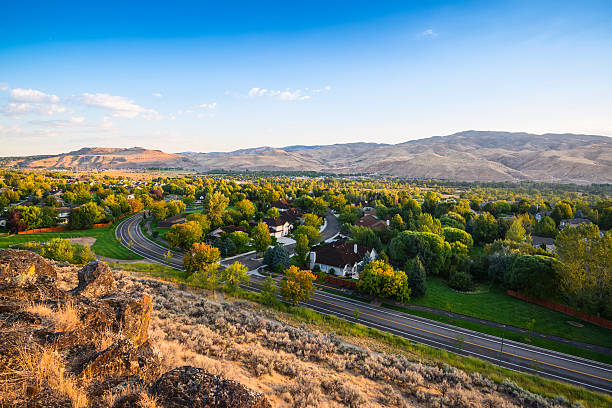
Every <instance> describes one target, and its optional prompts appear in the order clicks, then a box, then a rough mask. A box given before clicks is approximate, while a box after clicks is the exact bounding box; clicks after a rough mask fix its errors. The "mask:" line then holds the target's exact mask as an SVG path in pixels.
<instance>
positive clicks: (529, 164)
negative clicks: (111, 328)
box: [13, 130, 612, 184]
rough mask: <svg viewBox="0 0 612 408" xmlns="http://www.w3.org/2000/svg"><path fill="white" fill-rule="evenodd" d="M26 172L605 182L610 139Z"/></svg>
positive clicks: (122, 154)
mask: <svg viewBox="0 0 612 408" xmlns="http://www.w3.org/2000/svg"><path fill="white" fill-rule="evenodd" d="M13 164H14V165H16V166H19V167H26V168H35V167H38V168H72V169H104V168H113V169H130V168H133V169H143V168H152V167H155V168H184V169H193V170H216V169H225V170H250V171H255V170H276V171H279V170H280V171H282V170H302V171H320V172H329V173H338V174H347V173H367V174H377V175H390V176H398V177H410V178H434V179H447V180H465V181H474V180H479V181H518V180H538V181H549V182H575V183H583V184H584V183H612V138H610V137H606V136H592V135H577V134H543V135H536V134H529V133H510V132H494V131H472V130H471V131H465V132H459V133H455V134H453V135H449V136H434V137H430V138H426V139H420V140H411V141H408V142H405V143H400V144H395V145H389V144H378V143H346V144H334V145H320V146H303V145H298V146H288V147H285V148H272V147H258V148H252V149H242V150H236V151H233V152H213V153H196V152H183V153H178V154H169V153H163V152H161V151H159V150H147V149H144V148H137V147H135V148H129V149H116V148H84V149H80V150H77V151H74V152H70V153H66V154H60V155H55V156H45V157H42V158H41V157H40V156H39V157H32V158H20V159H15V160H14V161H13Z"/></svg>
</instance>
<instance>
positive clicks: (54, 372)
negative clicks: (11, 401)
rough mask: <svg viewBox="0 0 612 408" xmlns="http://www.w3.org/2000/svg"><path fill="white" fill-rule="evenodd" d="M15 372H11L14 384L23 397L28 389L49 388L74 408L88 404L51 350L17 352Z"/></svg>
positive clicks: (80, 390)
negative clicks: (66, 399)
mask: <svg viewBox="0 0 612 408" xmlns="http://www.w3.org/2000/svg"><path fill="white" fill-rule="evenodd" d="M17 367H19V368H18V369H17V370H15V371H14V372H13V378H14V380H15V384H20V385H21V391H22V393H23V394H24V395H25V394H27V390H28V388H29V387H33V386H34V387H36V388H37V389H41V388H42V387H46V388H49V389H51V390H54V391H56V392H57V393H58V394H60V395H62V396H65V397H67V398H69V399H70V401H71V402H72V406H73V407H74V408H81V407H86V406H87V404H88V401H87V395H86V394H85V391H84V390H83V389H82V388H80V387H79V386H78V385H77V383H76V381H75V380H74V379H73V378H71V377H70V376H68V375H66V369H65V366H64V362H63V360H62V357H61V356H60V355H59V354H58V353H57V352H56V351H55V350H53V349H52V348H49V347H45V348H42V349H39V350H34V351H32V350H26V349H20V350H19V358H18V361H17Z"/></svg>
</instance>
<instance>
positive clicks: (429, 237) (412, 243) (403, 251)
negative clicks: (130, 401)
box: [389, 231, 450, 275]
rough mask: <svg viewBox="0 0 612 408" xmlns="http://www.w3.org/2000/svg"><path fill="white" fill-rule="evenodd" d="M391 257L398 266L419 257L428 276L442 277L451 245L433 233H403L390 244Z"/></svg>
mask: <svg viewBox="0 0 612 408" xmlns="http://www.w3.org/2000/svg"><path fill="white" fill-rule="evenodd" d="M389 255H390V258H391V260H392V261H393V262H394V263H395V264H396V265H404V264H406V262H407V261H408V260H409V259H412V258H415V257H417V256H418V257H420V258H421V261H422V262H423V265H424V266H425V270H426V271H427V273H428V274H431V275H440V274H441V273H442V270H443V268H444V266H445V265H446V262H447V260H448V258H449V256H450V245H449V244H448V242H445V241H444V238H443V237H441V236H439V235H437V234H432V233H431V232H412V231H403V232H401V233H399V234H398V235H397V237H395V238H393V239H392V240H391V242H390V243H389Z"/></svg>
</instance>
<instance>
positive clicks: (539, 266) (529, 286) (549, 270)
mask: <svg viewBox="0 0 612 408" xmlns="http://www.w3.org/2000/svg"><path fill="white" fill-rule="evenodd" d="M556 263H557V261H556V259H555V258H551V257H549V256H542V255H524V256H520V257H518V258H516V259H515V260H514V262H513V263H512V268H511V270H510V275H509V277H508V285H509V286H510V288H511V289H514V290H517V291H519V292H521V293H525V294H526V295H529V296H545V295H548V294H551V293H555V291H556V290H557V287H556V279H555V264H556Z"/></svg>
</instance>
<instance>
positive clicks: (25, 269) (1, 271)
mask: <svg viewBox="0 0 612 408" xmlns="http://www.w3.org/2000/svg"><path fill="white" fill-rule="evenodd" d="M28 274H33V275H48V276H51V277H53V278H57V274H56V272H55V269H53V267H52V266H51V265H49V263H48V262H47V260H46V259H45V258H43V257H42V256H40V255H38V254H37V253H34V252H31V251H24V250H20V249H0V277H1V278H2V279H4V280H6V279H7V278H9V279H10V278H15V277H17V276H24V275H28Z"/></svg>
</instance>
